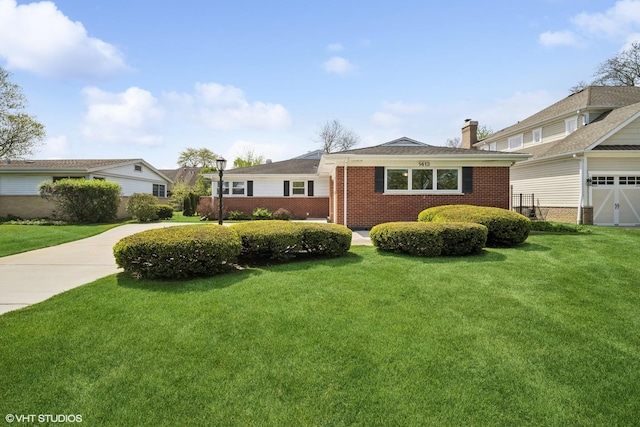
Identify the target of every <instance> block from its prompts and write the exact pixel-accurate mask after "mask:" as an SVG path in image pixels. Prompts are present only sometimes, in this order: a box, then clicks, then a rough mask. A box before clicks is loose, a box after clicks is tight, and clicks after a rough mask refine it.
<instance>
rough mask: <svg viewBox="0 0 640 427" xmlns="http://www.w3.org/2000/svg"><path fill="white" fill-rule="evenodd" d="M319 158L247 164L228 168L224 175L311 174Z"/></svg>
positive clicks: (315, 170) (316, 169)
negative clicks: (241, 166) (244, 166)
mask: <svg viewBox="0 0 640 427" xmlns="http://www.w3.org/2000/svg"><path fill="white" fill-rule="evenodd" d="M318 163H320V159H304V158H303V159H297V158H296V159H289V160H283V161H280V162H272V163H265V164H262V165H256V166H248V167H246V168H238V169H229V170H228V171H225V172H224V174H225V175H282V174H298V175H307V174H309V175H313V174H315V173H317V172H318Z"/></svg>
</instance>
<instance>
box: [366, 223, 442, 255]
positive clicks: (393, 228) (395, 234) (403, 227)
mask: <svg viewBox="0 0 640 427" xmlns="http://www.w3.org/2000/svg"><path fill="white" fill-rule="evenodd" d="M438 228H439V227H434V226H433V224H431V223H426V222H386V223H383V224H378V225H376V226H374V227H373V228H372V229H371V231H369V237H370V238H371V243H373V245H374V246H376V247H378V248H379V249H381V250H383V251H387V252H402V253H407V254H410V255H420V256H427V257H434V256H438V255H440V254H441V253H442V236H441V235H440V232H439V231H438Z"/></svg>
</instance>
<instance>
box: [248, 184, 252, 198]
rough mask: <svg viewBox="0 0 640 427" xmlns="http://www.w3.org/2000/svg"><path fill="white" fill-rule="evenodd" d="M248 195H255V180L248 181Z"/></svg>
mask: <svg viewBox="0 0 640 427" xmlns="http://www.w3.org/2000/svg"><path fill="white" fill-rule="evenodd" d="M247 196H249V197H252V196H253V181H247Z"/></svg>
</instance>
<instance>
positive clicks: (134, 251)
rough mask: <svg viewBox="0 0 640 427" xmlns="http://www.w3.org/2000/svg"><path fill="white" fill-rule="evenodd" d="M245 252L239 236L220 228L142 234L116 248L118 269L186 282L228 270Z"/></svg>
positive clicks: (194, 227) (181, 228)
mask: <svg viewBox="0 0 640 427" xmlns="http://www.w3.org/2000/svg"><path fill="white" fill-rule="evenodd" d="M241 250H242V243H241V241H240V237H239V236H238V234H237V233H236V232H235V231H234V230H231V229H230V228H229V227H223V226H219V225H187V226H175V227H166V228H159V229H153V230H147V231H143V232H140V233H137V234H133V235H131V236H128V237H125V238H123V239H122V240H120V241H119V242H118V243H116V245H115V246H114V248H113V254H114V256H115V259H116V264H117V265H118V267H121V268H123V269H124V270H125V271H126V272H129V273H131V274H132V275H133V276H135V277H138V278H149V279H184V278H190V277H196V276H212V275H215V274H218V273H222V272H225V271H227V270H228V269H229V268H230V267H231V266H232V265H233V264H234V263H235V262H236V260H237V258H238V256H239V255H240V252H241Z"/></svg>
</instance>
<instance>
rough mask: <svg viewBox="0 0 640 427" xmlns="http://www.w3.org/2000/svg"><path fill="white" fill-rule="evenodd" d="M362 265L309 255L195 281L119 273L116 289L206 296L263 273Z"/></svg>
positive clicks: (347, 258) (353, 259) (350, 257)
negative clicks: (149, 277)
mask: <svg viewBox="0 0 640 427" xmlns="http://www.w3.org/2000/svg"><path fill="white" fill-rule="evenodd" d="M359 262H362V257H361V256H359V255H356V254H354V253H352V252H348V253H347V254H346V255H344V256H342V257H337V258H335V257H317V256H312V255H308V256H307V255H305V256H299V257H298V258H295V259H293V260H289V261H282V262H274V261H271V262H266V261H263V262H262V263H261V264H257V263H255V262H252V263H251V264H250V265H246V264H244V265H243V264H240V265H237V266H236V267H235V268H234V269H232V270H230V271H229V272H227V273H223V274H217V275H215V276H208V277H198V278H193V279H176V280H152V279H136V278H133V277H131V275H130V274H129V273H119V274H118V275H117V276H116V277H117V279H116V280H117V284H118V286H122V287H125V288H131V289H142V290H146V291H151V292H167V293H176V294H178V293H187V292H209V291H211V290H214V289H224V288H228V287H230V286H233V285H235V284H237V283H240V282H242V281H244V280H246V279H248V278H250V277H252V276H258V275H261V274H263V273H264V271H265V270H267V269H268V270H270V271H300V270H308V269H310V268H313V267H314V266H318V265H327V264H330V265H331V266H335V267H339V266H344V265H349V264H354V263H359Z"/></svg>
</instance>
